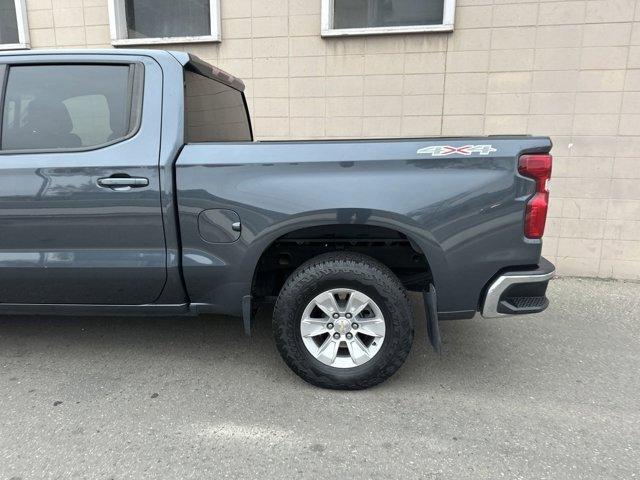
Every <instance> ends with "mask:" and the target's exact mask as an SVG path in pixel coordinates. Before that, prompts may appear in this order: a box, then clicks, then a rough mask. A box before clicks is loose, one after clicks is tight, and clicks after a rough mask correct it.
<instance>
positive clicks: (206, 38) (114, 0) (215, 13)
mask: <svg viewBox="0 0 640 480" xmlns="http://www.w3.org/2000/svg"><path fill="white" fill-rule="evenodd" d="M176 1H177V0H176ZM209 13H210V15H211V34H210V35H199V36H192V37H189V36H186V37H158V38H128V34H127V30H128V29H127V17H126V13H125V7H124V0H109V29H110V31H111V45H114V46H119V45H123V46H124V45H160V44H165V43H202V42H219V41H220V40H221V35H220V0H209Z"/></svg>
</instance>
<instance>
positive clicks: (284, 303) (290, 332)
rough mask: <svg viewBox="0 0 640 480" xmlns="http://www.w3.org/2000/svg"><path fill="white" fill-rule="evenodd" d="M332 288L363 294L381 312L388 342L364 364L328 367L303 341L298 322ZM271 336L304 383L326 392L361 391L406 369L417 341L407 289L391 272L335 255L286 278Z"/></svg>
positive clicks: (364, 260) (356, 258) (374, 263)
mask: <svg viewBox="0 0 640 480" xmlns="http://www.w3.org/2000/svg"><path fill="white" fill-rule="evenodd" d="M333 288H353V289H355V290H358V291H361V292H363V293H365V294H366V295H368V296H369V297H370V298H371V299H373V300H374V302H376V304H377V305H378V306H379V308H380V309H381V310H382V312H383V315H384V320H385V328H386V331H385V338H384V342H383V344H382V346H381V347H380V350H379V351H378V352H377V354H376V355H375V356H373V357H372V358H371V360H369V361H368V362H366V363H364V364H362V365H358V366H356V367H352V368H336V367H332V366H329V365H325V364H324V363H322V362H320V361H319V360H317V359H316V358H315V357H314V356H313V355H311V353H310V352H309V351H308V350H307V348H306V347H305V346H304V343H303V341H302V336H301V333H300V321H301V318H302V314H303V311H304V309H305V307H306V306H307V304H308V303H309V302H310V301H311V300H312V299H313V298H314V297H315V296H316V295H318V294H320V293H322V292H324V291H327V290H330V289H333ZM273 331H274V336H275V341H276V345H277V347H278V350H279V351H280V355H282V358H283V359H284V361H285V362H286V363H287V365H288V366H289V367H290V368H291V369H292V370H293V371H294V372H295V373H296V374H298V375H299V376H300V377H302V378H303V379H304V380H306V381H307V382H309V383H311V384H313V385H316V386H319V387H324V388H332V389H339V390H358V389H363V388H368V387H372V386H374V385H377V384H379V383H381V382H383V381H385V380H386V379H387V378H389V377H390V376H391V375H393V374H394V373H395V372H396V371H397V370H398V369H399V368H400V367H401V366H402V364H403V363H404V361H405V360H406V358H407V356H408V355H409V351H410V350H411V343H412V341H413V315H412V311H411V305H410V302H409V298H408V297H407V292H406V290H405V288H404V287H403V285H402V283H400V281H399V280H398V278H397V277H396V276H395V275H394V274H393V272H392V271H391V270H389V268H387V267H386V266H385V265H383V264H381V263H380V262H378V261H376V260H374V259H372V258H370V257H367V256H366V255H361V254H357V253H352V252H335V253H328V254H324V255H319V256H317V257H315V258H312V259H311V260H309V261H308V262H306V263H304V264H302V265H301V266H300V267H298V269H297V270H296V271H294V272H293V273H292V274H291V276H290V277H289V278H288V279H287V281H286V282H285V284H284V286H283V287H282V290H281V291H280V294H279V296H278V299H277V301H276V305H275V309H274V312H273Z"/></svg>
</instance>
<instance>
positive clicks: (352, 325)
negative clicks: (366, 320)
mask: <svg viewBox="0 0 640 480" xmlns="http://www.w3.org/2000/svg"><path fill="white" fill-rule="evenodd" d="M359 326H360V325H358V324H357V323H352V324H351V328H353V329H354V330H357V329H358V327H359Z"/></svg>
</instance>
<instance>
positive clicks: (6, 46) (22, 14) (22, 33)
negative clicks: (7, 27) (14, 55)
mask: <svg viewBox="0 0 640 480" xmlns="http://www.w3.org/2000/svg"><path fill="white" fill-rule="evenodd" d="M14 3H15V6H16V23H17V24H18V43H0V50H17V49H25V48H31V43H30V41H29V24H28V22H27V4H26V0H14Z"/></svg>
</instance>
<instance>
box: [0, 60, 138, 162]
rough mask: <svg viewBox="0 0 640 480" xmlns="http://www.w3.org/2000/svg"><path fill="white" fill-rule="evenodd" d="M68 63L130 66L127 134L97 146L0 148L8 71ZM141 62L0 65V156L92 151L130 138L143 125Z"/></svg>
mask: <svg viewBox="0 0 640 480" xmlns="http://www.w3.org/2000/svg"><path fill="white" fill-rule="evenodd" d="M52 65H55V66H69V65H74V66H77V65H113V66H127V67H129V76H130V78H131V80H130V83H131V87H130V88H129V92H128V94H127V99H128V101H129V106H130V111H129V120H130V121H135V124H134V125H133V126H131V125H130V128H129V133H127V135H125V136H123V137H119V138H115V139H113V140H111V141H107V142H105V143H100V144H98V145H88V146H86V147H75V148H30V149H20V150H15V149H14V150H3V149H2V129H3V127H4V125H3V122H4V104H5V99H6V93H7V86H8V83H9V81H8V80H9V72H10V70H11V68H12V67H22V66H28V67H33V66H52ZM144 77H145V72H144V65H143V64H142V62H138V61H129V62H127V61H124V62H114V61H99V60H98V61H94V60H92V61H89V62H87V61H81V60H79V61H65V62H50V61H43V62H25V63H22V62H20V63H13V64H1V65H0V157H1V156H3V155H28V154H41V153H42V154H44V153H76V152H91V151H93V150H100V149H102V148H106V147H110V146H112V145H116V144H118V143H122V142H124V141H126V140H129V139H130V138H133V137H135V136H136V135H137V134H138V132H139V131H140V128H141V127H142V114H143V108H144V82H145V78H144Z"/></svg>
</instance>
